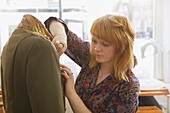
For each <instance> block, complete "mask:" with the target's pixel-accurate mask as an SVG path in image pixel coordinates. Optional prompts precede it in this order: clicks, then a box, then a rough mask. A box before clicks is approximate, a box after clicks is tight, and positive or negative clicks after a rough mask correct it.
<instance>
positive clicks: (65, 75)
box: [61, 72, 70, 79]
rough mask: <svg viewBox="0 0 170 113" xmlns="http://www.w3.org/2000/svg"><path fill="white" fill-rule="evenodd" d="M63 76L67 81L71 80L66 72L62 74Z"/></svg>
mask: <svg viewBox="0 0 170 113" xmlns="http://www.w3.org/2000/svg"><path fill="white" fill-rule="evenodd" d="M61 75H62V76H64V78H65V79H69V78H70V77H69V76H68V75H67V73H66V72H62V73H61Z"/></svg>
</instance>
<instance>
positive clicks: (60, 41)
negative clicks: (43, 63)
mask: <svg viewBox="0 0 170 113" xmlns="http://www.w3.org/2000/svg"><path fill="white" fill-rule="evenodd" d="M65 38H66V37H55V38H54V39H53V40H52V43H53V44H54V46H55V47H56V49H57V51H58V54H59V56H61V55H62V54H63V53H64V52H65V51H66V49H67V44H66V41H65V40H66V39H65Z"/></svg>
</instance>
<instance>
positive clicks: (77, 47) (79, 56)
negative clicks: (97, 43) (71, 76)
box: [44, 17, 90, 67]
mask: <svg viewBox="0 0 170 113" xmlns="http://www.w3.org/2000/svg"><path fill="white" fill-rule="evenodd" d="M52 20H55V21H58V22H60V23H62V24H63V25H64V27H65V32H66V34H67V46H68V47H67V50H66V52H65V53H66V55H68V56H69V57H70V58H71V59H72V60H73V61H74V62H75V63H77V64H78V65H79V66H80V67H82V65H83V64H85V63H87V62H88V61H89V59H90V43H89V42H85V41H83V40H82V39H81V38H80V37H78V36H77V35H76V34H74V33H73V32H72V31H70V30H69V29H68V27H67V25H66V23H65V22H64V21H63V20H61V19H58V18H56V17H49V18H48V19H47V20H46V21H45V22H44V24H45V26H46V28H47V29H48V31H49V26H50V23H51V21H52ZM49 32H50V31H49Z"/></svg>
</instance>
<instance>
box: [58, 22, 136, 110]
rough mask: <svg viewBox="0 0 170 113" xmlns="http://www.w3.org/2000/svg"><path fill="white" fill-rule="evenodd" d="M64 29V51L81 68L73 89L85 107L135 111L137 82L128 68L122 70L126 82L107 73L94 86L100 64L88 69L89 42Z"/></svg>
mask: <svg viewBox="0 0 170 113" xmlns="http://www.w3.org/2000/svg"><path fill="white" fill-rule="evenodd" d="M56 20H57V21H61V20H59V19H56ZM62 23H63V24H64V22H62ZM65 26H66V25H65ZM66 32H67V44H68V48H67V50H66V54H67V55H68V56H69V57H70V58H71V59H72V60H73V61H74V62H75V63H77V64H78V65H79V66H80V67H81V71H80V73H79V75H78V77H77V79H76V83H75V89H76V92H77V94H78V95H79V96H80V98H81V99H82V101H83V102H84V104H85V105H86V106H87V108H88V109H89V110H90V111H91V112H93V113H135V112H136V111H137V108H138V103H139V102H138V96H139V81H138V79H137V78H136V77H135V75H134V74H133V73H132V71H131V70H130V69H128V70H127V72H126V74H127V76H128V78H129V81H123V80H122V81H120V80H115V79H113V78H112V77H111V76H113V75H110V76H108V77H106V78H105V79H104V80H103V81H101V82H100V83H99V84H97V85H96V81H97V76H98V72H99V69H100V66H99V65H98V66H96V67H95V68H93V69H90V68H89V61H90V44H89V43H88V42H84V41H83V40H82V39H81V38H79V37H78V36H77V35H76V34H74V33H72V32H71V31H69V30H67V29H66Z"/></svg>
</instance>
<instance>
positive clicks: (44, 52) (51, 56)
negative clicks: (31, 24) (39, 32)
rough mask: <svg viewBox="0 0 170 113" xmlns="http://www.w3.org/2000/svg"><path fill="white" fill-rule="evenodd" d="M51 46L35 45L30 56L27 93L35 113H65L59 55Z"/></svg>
mask: <svg viewBox="0 0 170 113" xmlns="http://www.w3.org/2000/svg"><path fill="white" fill-rule="evenodd" d="M50 44H51V43H49V45H48V44H46V43H42V42H41V41H40V42H38V43H36V44H34V45H33V46H32V47H31V50H30V52H29V56H28V63H27V77H26V79H27V91H28V96H29V99H30V104H31V107H32V112H33V113H64V100H63V91H62V85H61V72H60V66H59V61H58V55H57V52H56V50H55V49H54V47H53V46H52V45H51V46H50Z"/></svg>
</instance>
